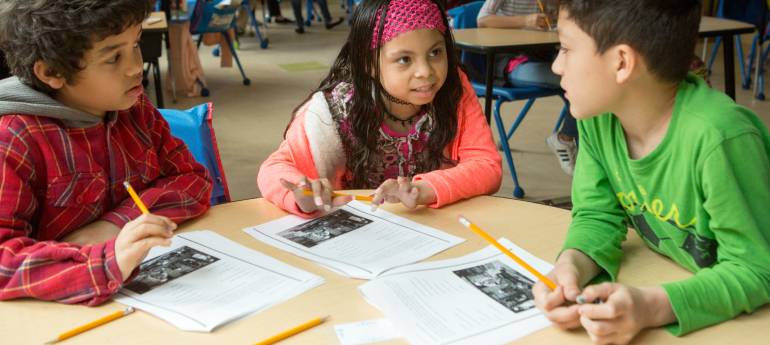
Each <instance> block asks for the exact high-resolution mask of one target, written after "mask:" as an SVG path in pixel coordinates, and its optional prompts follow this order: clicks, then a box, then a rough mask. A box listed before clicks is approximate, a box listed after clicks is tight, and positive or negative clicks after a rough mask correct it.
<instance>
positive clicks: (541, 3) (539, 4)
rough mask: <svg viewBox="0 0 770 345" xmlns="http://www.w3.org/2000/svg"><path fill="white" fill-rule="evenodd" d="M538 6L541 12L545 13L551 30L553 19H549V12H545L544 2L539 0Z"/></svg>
mask: <svg viewBox="0 0 770 345" xmlns="http://www.w3.org/2000/svg"><path fill="white" fill-rule="evenodd" d="M537 6H538V7H540V12H543V15H544V16H545V24H546V25H548V30H551V21H550V20H548V14H547V13H545V7H544V6H543V2H542V1H540V0H537Z"/></svg>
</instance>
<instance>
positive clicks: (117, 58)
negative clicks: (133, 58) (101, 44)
mask: <svg viewBox="0 0 770 345" xmlns="http://www.w3.org/2000/svg"><path fill="white" fill-rule="evenodd" d="M118 60H120V54H115V56H114V57H112V58H111V59H109V60H107V63H108V64H114V63H117V62H118Z"/></svg>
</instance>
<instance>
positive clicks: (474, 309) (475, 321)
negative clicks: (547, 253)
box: [359, 239, 553, 344]
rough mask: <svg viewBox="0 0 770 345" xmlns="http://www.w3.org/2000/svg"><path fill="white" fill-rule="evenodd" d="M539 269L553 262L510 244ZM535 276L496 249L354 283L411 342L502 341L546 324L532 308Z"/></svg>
mask: <svg viewBox="0 0 770 345" xmlns="http://www.w3.org/2000/svg"><path fill="white" fill-rule="evenodd" d="M500 244H502V245H503V246H504V247H506V248H508V249H510V250H511V251H512V252H514V253H515V254H516V255H518V256H519V257H521V258H522V259H523V260H524V261H526V262H527V263H529V264H530V265H532V266H533V267H534V268H535V269H537V270H538V271H540V272H549V271H550V270H551V269H552V267H553V266H551V265H550V264H549V263H547V262H545V261H543V260H541V259H539V258H537V257H535V256H533V255H532V254H530V253H528V252H526V251H524V250H523V249H521V248H519V247H517V246H515V245H514V244H513V243H511V242H510V241H508V240H506V239H501V240H500ZM535 281H536V278H535V277H534V276H533V275H531V274H530V273H529V272H527V271H526V270H524V269H522V268H520V267H519V265H518V264H516V263H515V262H514V261H513V260H511V259H510V258H508V257H507V256H505V254H503V253H501V252H500V251H499V250H497V249H496V248H494V247H492V246H489V247H486V248H484V249H482V250H480V251H478V252H475V253H472V254H469V255H466V256H463V257H460V258H457V259H451V260H445V261H434V262H426V263H420V264H415V265H410V266H406V267H401V268H398V269H394V270H393V271H391V272H388V273H387V274H384V275H383V276H381V277H378V278H377V279H375V280H372V281H370V282H368V283H366V284H363V285H361V286H360V287H359V289H360V292H361V293H362V294H363V295H364V298H366V300H367V301H368V302H369V303H371V304H372V305H374V306H375V307H377V308H378V309H380V310H382V312H383V313H384V314H385V317H387V318H388V319H389V320H390V321H391V322H393V324H394V326H395V327H396V328H397V329H398V330H399V331H401V333H402V334H403V335H404V336H405V337H406V338H407V339H408V340H409V342H410V343H412V344H504V343H508V342H511V341H513V340H515V339H517V338H520V337H523V336H525V335H527V334H529V333H532V332H535V331H537V330H540V329H542V328H545V327H547V326H549V325H550V323H549V321H548V320H547V319H546V318H545V316H544V315H543V314H542V313H541V312H540V311H539V310H538V309H537V308H536V307H535V302H534V298H533V296H532V285H534V283H535Z"/></svg>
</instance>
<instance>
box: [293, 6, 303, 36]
mask: <svg viewBox="0 0 770 345" xmlns="http://www.w3.org/2000/svg"><path fill="white" fill-rule="evenodd" d="M291 11H292V12H294V21H295V22H296V23H297V28H296V29H294V32H296V33H298V34H304V33H305V20H304V19H302V0H291Z"/></svg>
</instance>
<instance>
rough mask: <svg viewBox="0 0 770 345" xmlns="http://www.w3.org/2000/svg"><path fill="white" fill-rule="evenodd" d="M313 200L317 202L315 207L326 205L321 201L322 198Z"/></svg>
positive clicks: (317, 197)
mask: <svg viewBox="0 0 770 345" xmlns="http://www.w3.org/2000/svg"><path fill="white" fill-rule="evenodd" d="M313 200H315V205H316V206H319V207H320V206H322V205H323V204H324V201H323V200H322V199H321V197H320V196H316V197H315V198H313Z"/></svg>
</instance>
